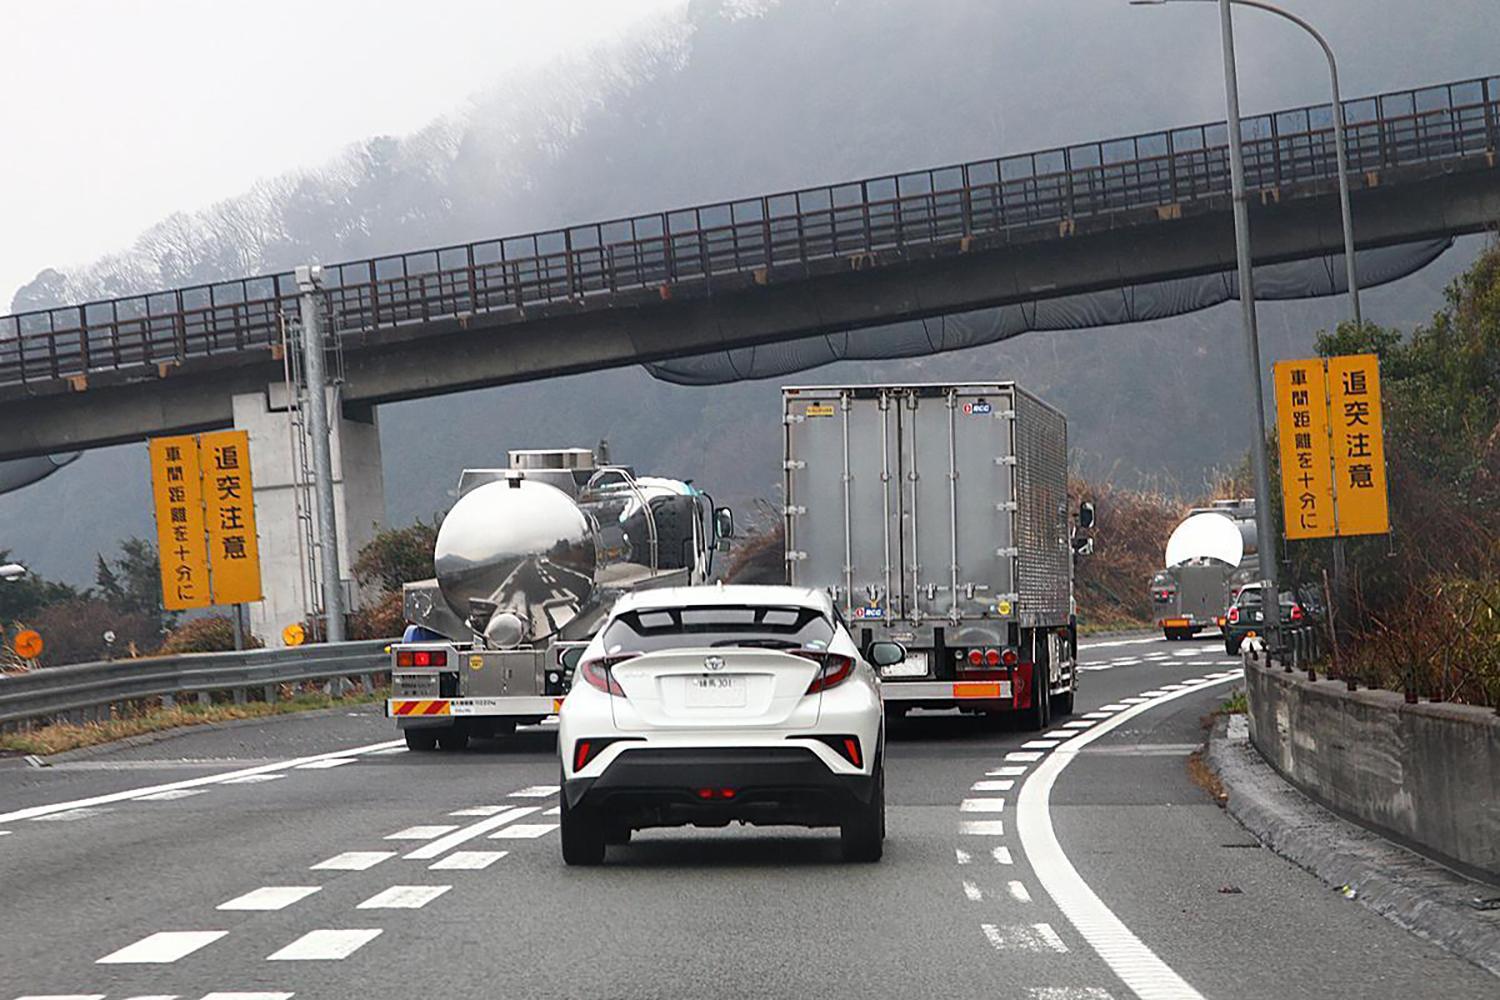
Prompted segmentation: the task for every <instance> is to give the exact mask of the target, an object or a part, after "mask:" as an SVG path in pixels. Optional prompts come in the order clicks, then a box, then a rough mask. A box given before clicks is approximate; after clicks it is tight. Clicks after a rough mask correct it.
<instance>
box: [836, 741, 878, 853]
mask: <svg viewBox="0 0 1500 1000" xmlns="http://www.w3.org/2000/svg"><path fill="white" fill-rule="evenodd" d="M839 853H840V855H841V856H842V857H843V859H844V860H845V861H855V862H865V863H868V862H874V861H879V860H880V856H881V855H882V854H884V853H885V762H884V761H877V762H876V764H875V788H874V790H873V791H872V792H871V793H870V801H869V802H868V803H865V804H862V805H860V806H858V807H857V808H856V809H855V810H854V812H853V813H852V814H851V815H850V816H849V817H848V818H846V819H845V820H844V822H843V823H841V824H839Z"/></svg>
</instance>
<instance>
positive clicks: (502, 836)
mask: <svg viewBox="0 0 1500 1000" xmlns="http://www.w3.org/2000/svg"><path fill="white" fill-rule="evenodd" d="M556 829H557V824H556V823H516V824H515V825H513V826H507V827H503V828H501V829H499V830H496V831H495V832H494V833H492V834H490V839H491V840H535V839H536V838H537V837H542V836H545V835H546V834H549V833H551V832H552V831H553V830H556Z"/></svg>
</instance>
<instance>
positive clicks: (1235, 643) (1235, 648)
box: [1224, 635, 1243, 656]
mask: <svg viewBox="0 0 1500 1000" xmlns="http://www.w3.org/2000/svg"><path fill="white" fill-rule="evenodd" d="M1242 641H1243V640H1241V639H1231V638H1229V636H1227V635H1226V636H1225V637H1224V652H1226V653H1228V654H1229V655H1230V656H1238V655H1240V643H1241V642H1242Z"/></svg>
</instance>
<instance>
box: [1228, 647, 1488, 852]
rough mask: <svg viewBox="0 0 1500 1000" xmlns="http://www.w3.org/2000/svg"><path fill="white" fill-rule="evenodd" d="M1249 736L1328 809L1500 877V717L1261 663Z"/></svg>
mask: <svg viewBox="0 0 1500 1000" xmlns="http://www.w3.org/2000/svg"><path fill="white" fill-rule="evenodd" d="M1245 676H1246V685H1247V689H1248V692H1247V693H1248V695H1249V702H1250V712H1249V715H1250V738H1251V740H1252V741H1253V742H1254V744H1255V746H1256V748H1257V749H1258V750H1259V751H1260V753H1261V755H1262V756H1264V757H1265V758H1266V760H1267V761H1268V762H1270V764H1271V766H1272V767H1274V768H1275V769H1276V770H1277V771H1279V772H1281V774H1282V776H1283V777H1285V778H1286V779H1287V780H1288V781H1290V782H1292V783H1293V784H1294V785H1296V786H1297V787H1298V788H1300V789H1302V790H1303V791H1304V792H1306V793H1307V794H1308V795H1310V796H1312V797H1313V798H1314V799H1316V800H1318V801H1319V802H1321V803H1323V804H1324V805H1326V806H1328V807H1329V808H1331V809H1333V810H1335V811H1337V812H1340V813H1343V814H1344V815H1345V816H1348V817H1349V818H1351V819H1354V820H1357V821H1359V822H1361V823H1363V824H1365V825H1367V826H1370V827H1373V828H1375V829H1376V830H1378V831H1380V832H1382V833H1386V834H1389V835H1391V836H1393V837H1394V838H1395V839H1397V840H1400V841H1404V842H1407V843H1409V844H1411V845H1412V846H1414V847H1417V848H1420V849H1422V850H1424V851H1426V852H1429V853H1431V854H1433V855H1435V856H1437V857H1439V858H1442V859H1444V860H1448V861H1452V862H1456V863H1457V864H1458V865H1460V866H1463V867H1468V868H1471V869H1474V870H1476V871H1477V872H1479V873H1484V874H1486V875H1488V876H1489V877H1491V878H1496V879H1500V715H1497V714H1496V713H1495V712H1494V711H1493V710H1492V709H1486V708H1475V707H1472V706H1466V705H1447V704H1431V703H1427V702H1423V703H1421V704H1416V705H1409V704H1407V703H1406V701H1405V699H1404V698H1403V697H1402V696H1401V695H1399V694H1395V693H1392V692H1389V691H1349V690H1346V688H1345V686H1344V683H1343V682H1342V681H1315V682H1309V681H1308V680H1307V679H1306V676H1305V675H1303V674H1288V673H1285V672H1283V671H1282V670H1281V669H1280V668H1276V669H1267V668H1266V667H1263V666H1256V665H1253V664H1250V665H1247V666H1246V668H1245Z"/></svg>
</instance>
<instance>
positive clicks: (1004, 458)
mask: <svg viewBox="0 0 1500 1000" xmlns="http://www.w3.org/2000/svg"><path fill="white" fill-rule="evenodd" d="M995 464H996V465H1015V464H1016V456H1014V455H997V456H995Z"/></svg>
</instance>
